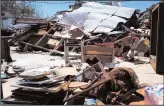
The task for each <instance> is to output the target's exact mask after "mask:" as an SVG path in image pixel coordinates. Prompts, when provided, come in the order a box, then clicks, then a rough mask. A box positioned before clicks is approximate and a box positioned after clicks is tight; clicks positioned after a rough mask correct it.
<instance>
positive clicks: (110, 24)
mask: <svg viewBox="0 0 164 106" xmlns="http://www.w3.org/2000/svg"><path fill="white" fill-rule="evenodd" d="M126 21H127V20H125V19H123V18H121V17H117V16H112V17H108V18H107V19H106V20H103V21H102V22H101V23H100V24H99V25H98V27H97V28H96V29H95V30H94V32H95V33H98V32H102V31H104V32H105V33H108V32H110V31H111V30H113V29H114V28H115V27H116V26H117V25H118V23H120V22H123V23H125V22H126Z"/></svg>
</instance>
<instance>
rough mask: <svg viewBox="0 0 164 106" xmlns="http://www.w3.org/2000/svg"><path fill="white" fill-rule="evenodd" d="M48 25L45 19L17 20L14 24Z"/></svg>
mask: <svg viewBox="0 0 164 106" xmlns="http://www.w3.org/2000/svg"><path fill="white" fill-rule="evenodd" d="M20 23H23V24H47V21H46V20H45V19H32V18H16V19H15V20H14V22H13V24H20Z"/></svg>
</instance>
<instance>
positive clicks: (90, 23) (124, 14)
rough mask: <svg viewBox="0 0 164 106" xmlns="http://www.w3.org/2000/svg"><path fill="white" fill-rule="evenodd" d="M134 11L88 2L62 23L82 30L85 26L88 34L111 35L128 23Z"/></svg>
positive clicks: (64, 18) (63, 19) (66, 17)
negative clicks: (119, 26) (121, 24)
mask: <svg viewBox="0 0 164 106" xmlns="http://www.w3.org/2000/svg"><path fill="white" fill-rule="evenodd" d="M134 11H135V9H133V8H126V7H118V6H110V5H103V4H100V3H95V2H86V3H83V4H82V6H81V7H80V8H78V9H76V10H74V11H73V12H71V13H69V16H64V17H63V18H62V19H61V21H62V23H63V24H69V25H75V26H77V27H80V28H81V26H83V28H84V30H85V31H88V32H95V33H97V32H103V33H109V32H110V31H112V30H113V29H114V28H115V27H116V26H117V25H118V23H120V22H123V23H125V22H127V20H126V19H129V18H130V17H131V16H132V14H133V13H134ZM84 13H85V14H84ZM87 13H88V14H87ZM124 18H126V19H124ZM61 21H60V22H61ZM77 23H78V24H77Z"/></svg>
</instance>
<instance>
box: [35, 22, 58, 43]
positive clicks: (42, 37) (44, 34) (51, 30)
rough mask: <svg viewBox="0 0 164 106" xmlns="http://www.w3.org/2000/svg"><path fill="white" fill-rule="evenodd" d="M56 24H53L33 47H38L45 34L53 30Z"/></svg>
mask: <svg viewBox="0 0 164 106" xmlns="http://www.w3.org/2000/svg"><path fill="white" fill-rule="evenodd" d="M55 25H56V24H54V25H53V26H52V27H51V28H50V29H49V30H48V31H47V32H45V34H44V35H43V37H42V38H41V39H40V40H39V41H38V42H37V43H36V44H35V46H38V45H39V43H40V42H41V41H42V40H43V39H44V38H45V37H46V36H47V34H49V33H50V31H52V30H53V27H54V26H55Z"/></svg>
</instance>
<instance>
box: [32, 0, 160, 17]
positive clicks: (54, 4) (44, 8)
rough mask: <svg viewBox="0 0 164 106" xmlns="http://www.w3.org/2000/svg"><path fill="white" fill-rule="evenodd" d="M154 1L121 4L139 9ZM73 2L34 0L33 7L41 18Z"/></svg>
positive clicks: (65, 7) (66, 7)
mask: <svg viewBox="0 0 164 106" xmlns="http://www.w3.org/2000/svg"><path fill="white" fill-rule="evenodd" d="M102 1H103V0H102ZM158 2H159V1H158V0H155V1H123V2H122V3H121V4H122V6H123V7H130V8H136V9H140V10H141V11H144V10H146V8H148V7H150V6H151V5H152V4H155V3H158ZM71 4H74V1H71V0H70V1H36V2H35V3H34V7H35V8H36V9H37V11H38V12H39V13H40V14H41V17H42V18H46V17H51V16H53V15H54V14H55V13H56V12H57V11H62V10H68V9H69V5H71Z"/></svg>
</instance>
